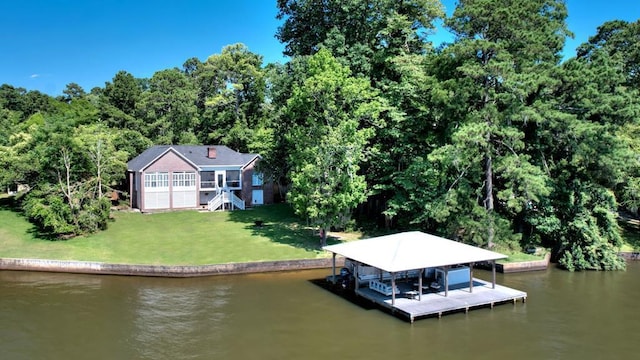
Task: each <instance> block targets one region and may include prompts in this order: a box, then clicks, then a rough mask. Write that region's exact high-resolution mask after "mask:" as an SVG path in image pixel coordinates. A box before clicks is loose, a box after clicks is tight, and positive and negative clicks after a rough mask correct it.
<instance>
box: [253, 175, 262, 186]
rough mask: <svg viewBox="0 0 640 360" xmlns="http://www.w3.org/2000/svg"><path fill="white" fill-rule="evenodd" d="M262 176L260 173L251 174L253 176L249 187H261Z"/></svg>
mask: <svg viewBox="0 0 640 360" xmlns="http://www.w3.org/2000/svg"><path fill="white" fill-rule="evenodd" d="M262 178H263V176H262V173H257V172H256V173H253V176H252V177H251V185H252V186H261V185H262V182H263V180H262Z"/></svg>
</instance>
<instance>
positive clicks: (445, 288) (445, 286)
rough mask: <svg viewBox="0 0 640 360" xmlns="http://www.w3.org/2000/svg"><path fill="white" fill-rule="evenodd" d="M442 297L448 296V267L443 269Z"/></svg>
mask: <svg viewBox="0 0 640 360" xmlns="http://www.w3.org/2000/svg"><path fill="white" fill-rule="evenodd" d="M444 296H445V297H447V296H449V265H446V266H445V267H444Z"/></svg>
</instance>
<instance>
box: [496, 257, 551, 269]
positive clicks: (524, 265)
mask: <svg viewBox="0 0 640 360" xmlns="http://www.w3.org/2000/svg"><path fill="white" fill-rule="evenodd" d="M549 259H551V254H549V253H547V254H546V255H545V256H544V259H541V260H532V261H519V262H512V263H503V264H500V263H496V270H497V271H498V272H501V273H505V274H508V273H514V272H523V271H538V270H546V269H547V267H548V266H549Z"/></svg>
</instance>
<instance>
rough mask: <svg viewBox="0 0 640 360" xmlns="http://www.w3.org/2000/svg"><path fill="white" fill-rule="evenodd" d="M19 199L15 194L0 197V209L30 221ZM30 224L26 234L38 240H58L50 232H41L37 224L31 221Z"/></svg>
mask: <svg viewBox="0 0 640 360" xmlns="http://www.w3.org/2000/svg"><path fill="white" fill-rule="evenodd" d="M20 200H21V199H20V197H16V196H4V197H0V210H2V211H10V212H13V213H15V214H17V215H18V216H20V217H21V218H23V219H24V221H25V222H29V223H30V221H29V219H27V217H26V216H25V214H24V211H23V210H22V203H21V201H20ZM30 224H31V226H30V227H29V229H28V230H27V234H28V235H29V236H31V237H32V238H34V239H38V240H47V241H56V240H59V239H58V238H57V237H56V236H54V235H52V234H50V233H46V232H43V231H42V230H40V229H39V228H38V227H37V226H35V225H33V223H30Z"/></svg>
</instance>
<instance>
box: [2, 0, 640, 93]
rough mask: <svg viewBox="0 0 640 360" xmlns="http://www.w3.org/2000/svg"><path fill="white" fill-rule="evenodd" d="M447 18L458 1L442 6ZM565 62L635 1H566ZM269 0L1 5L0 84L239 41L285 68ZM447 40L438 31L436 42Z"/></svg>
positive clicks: (37, 84) (175, 63) (141, 63)
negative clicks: (570, 33)
mask: <svg viewBox="0 0 640 360" xmlns="http://www.w3.org/2000/svg"><path fill="white" fill-rule="evenodd" d="M443 3H444V5H445V7H446V8H447V13H449V14H450V13H451V11H452V10H453V8H454V6H455V3H456V0H444V1H443ZM567 6H568V9H569V19H568V24H569V28H570V30H571V31H573V32H574V33H575V35H576V37H575V39H573V40H572V39H568V41H567V45H566V48H565V49H566V50H565V52H566V53H567V54H569V56H571V55H572V54H573V50H574V49H575V47H576V46H577V45H579V44H580V43H582V42H584V41H586V40H587V39H588V37H589V36H591V35H593V34H594V33H595V31H596V28H597V26H599V25H601V24H602V23H603V22H605V21H607V20H613V19H623V20H627V21H635V20H637V19H638V18H640V2H638V1H637V0H567ZM276 13H277V8H276V1H275V0H234V1H216V0H208V1H207V0H129V1H126V0H85V1H82V0H3V1H2V2H1V3H0V84H2V83H7V84H10V85H13V86H16V87H24V88H26V89H28V90H39V91H42V92H45V93H47V94H50V95H59V94H61V93H62V90H64V88H65V86H66V84H68V83H71V82H75V83H78V84H80V85H81V86H82V87H83V88H84V89H85V90H86V91H89V90H90V89H91V88H93V87H95V86H100V87H103V86H104V83H105V82H106V81H111V79H112V78H113V76H114V75H115V74H116V73H117V72H118V71H120V70H126V71H128V72H130V73H132V74H133V75H134V76H136V77H151V76H152V75H153V73H154V72H156V71H159V70H163V69H167V68H172V67H181V66H182V64H183V63H184V61H185V60H187V59H188V58H191V57H198V58H199V59H201V60H205V59H206V58H207V57H208V56H209V55H211V54H215V53H219V52H220V50H221V49H222V47H223V46H225V45H228V44H233V43H237V42H241V43H244V44H246V45H247V46H248V47H249V49H250V50H251V51H253V52H255V53H258V54H260V55H262V56H263V57H264V61H265V63H268V62H276V61H280V62H284V61H286V59H285V58H284V57H283V56H282V49H283V46H282V44H280V43H279V42H278V41H277V40H276V39H275V37H274V35H275V32H276V29H277V27H278V26H279V24H280V22H279V21H278V20H276V18H275V16H276ZM441 39H447V36H446V34H445V33H444V32H443V31H440V32H439V34H438V35H437V37H436V38H434V41H436V42H437V41H441Z"/></svg>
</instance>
